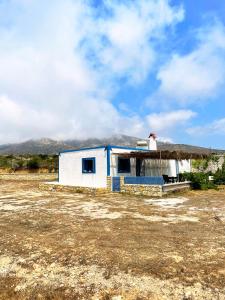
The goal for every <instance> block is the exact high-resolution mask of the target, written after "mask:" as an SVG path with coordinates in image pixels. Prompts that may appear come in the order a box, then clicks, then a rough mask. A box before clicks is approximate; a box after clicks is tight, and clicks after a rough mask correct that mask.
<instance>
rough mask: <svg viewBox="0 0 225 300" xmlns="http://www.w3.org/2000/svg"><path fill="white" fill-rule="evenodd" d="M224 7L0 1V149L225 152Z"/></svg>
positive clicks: (122, 0) (147, 1)
mask: <svg viewBox="0 0 225 300" xmlns="http://www.w3.org/2000/svg"><path fill="white" fill-rule="evenodd" d="M224 99H225V1H221V0H213V1H212V0H198V1H196V0H185V1H180V0H171V1H169V0H111V1H110V0H48V1H45V0H0V125H1V126H0V143H1V144H3V143H13V142H21V141H25V140H28V139H39V138H42V137H48V138H52V139H57V140H63V139H76V138H79V139H82V138H90V137H99V138H101V137H106V136H111V135H114V134H127V135H130V136H136V137H140V138H145V137H148V135H149V133H150V132H155V133H156V134H157V136H158V139H159V140H162V141H169V142H174V143H186V144H193V145H199V146H207V147H212V148H221V149H225V100H224Z"/></svg>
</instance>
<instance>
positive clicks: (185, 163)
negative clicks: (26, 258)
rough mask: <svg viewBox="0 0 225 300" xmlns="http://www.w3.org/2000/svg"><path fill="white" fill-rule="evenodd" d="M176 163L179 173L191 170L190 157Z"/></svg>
mask: <svg viewBox="0 0 225 300" xmlns="http://www.w3.org/2000/svg"><path fill="white" fill-rule="evenodd" d="M178 164H179V173H184V172H188V173H189V172H191V160H190V159H186V160H181V161H179V162H178Z"/></svg>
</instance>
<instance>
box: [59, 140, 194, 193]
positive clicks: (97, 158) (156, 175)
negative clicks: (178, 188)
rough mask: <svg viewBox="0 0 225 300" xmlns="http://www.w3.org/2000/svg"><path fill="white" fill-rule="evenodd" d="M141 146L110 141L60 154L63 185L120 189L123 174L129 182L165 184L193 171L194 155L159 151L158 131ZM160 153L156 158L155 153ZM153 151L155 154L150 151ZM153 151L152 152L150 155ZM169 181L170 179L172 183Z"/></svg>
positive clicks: (60, 179) (60, 173) (60, 176)
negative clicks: (176, 156)
mask: <svg viewBox="0 0 225 300" xmlns="http://www.w3.org/2000/svg"><path fill="white" fill-rule="evenodd" d="M138 145H139V146H137V147H123V146H114V145H106V146H99V147H93V148H83V149H78V150H67V151H63V152H61V153H60V154H59V178H58V183H59V184H60V185H66V186H74V187H84V188H85V187H86V188H107V186H109V178H110V179H111V181H110V189H111V190H112V191H120V183H118V182H120V178H123V182H125V183H127V184H134V185H136V187H137V185H164V184H165V183H166V181H168V182H171V183H175V182H176V183H177V181H178V174H179V173H182V172H190V170H191V162H190V159H185V160H177V159H165V158H163V156H162V153H161V151H157V144H156V139H155V135H154V134H151V135H150V136H149V139H148V142H146V141H145V142H140V143H139V144H138ZM154 153H155V154H157V155H156V158H154V157H153V158H152V157H151V155H152V154H154ZM150 154H151V155H150ZM149 155H150V156H149ZM168 182H167V183H168Z"/></svg>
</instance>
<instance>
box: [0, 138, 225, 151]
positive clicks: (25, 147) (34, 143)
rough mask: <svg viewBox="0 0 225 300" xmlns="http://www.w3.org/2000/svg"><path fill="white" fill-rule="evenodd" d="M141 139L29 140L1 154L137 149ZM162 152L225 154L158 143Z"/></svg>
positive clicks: (3, 148)
mask: <svg viewBox="0 0 225 300" xmlns="http://www.w3.org/2000/svg"><path fill="white" fill-rule="evenodd" d="M138 140H140V138H136V137H132V136H127V135H114V136H111V137H109V138H102V139H100V138H90V139H85V140H79V139H73V140H65V141H55V140H52V139H48V138H42V139H39V140H28V141H26V142H23V143H16V144H5V145H0V154H2V155H5V154H7V155H8V154H57V153H59V152H60V151H63V150H70V149H79V148H85V147H96V146H99V145H108V144H111V145H118V146H131V147H135V146H136V143H137V141H138ZM158 148H159V149H160V150H169V151H184V152H192V153H194V152H195V153H196V152H197V153H218V154H219V153H221V154H222V153H225V150H217V149H209V148H204V147H197V146H191V145H185V144H169V143H163V142H158Z"/></svg>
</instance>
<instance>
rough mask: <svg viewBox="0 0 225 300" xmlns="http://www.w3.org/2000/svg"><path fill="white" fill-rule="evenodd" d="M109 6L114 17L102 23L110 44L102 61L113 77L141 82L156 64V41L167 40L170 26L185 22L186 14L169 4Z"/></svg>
mask: <svg viewBox="0 0 225 300" xmlns="http://www.w3.org/2000/svg"><path fill="white" fill-rule="evenodd" d="M106 3H107V5H106V6H107V8H108V9H109V10H110V11H111V14H112V17H111V18H108V19H103V20H100V22H99V27H98V30H99V31H100V32H101V33H102V38H104V40H105V43H106V44H104V45H100V46H99V49H98V50H99V51H98V52H97V53H98V57H99V61H100V62H102V63H103V64H104V65H106V66H107V67H109V69H110V70H111V71H112V72H113V73H115V74H117V75H120V76H122V77H123V76H124V75H127V76H128V77H129V79H130V80H131V81H132V82H140V81H142V80H144V79H145V78H146V76H147V74H148V72H149V70H150V69H151V68H152V66H153V65H154V63H155V59H156V50H155V42H154V40H156V39H157V41H159V40H161V39H163V37H164V31H165V29H166V27H167V26H171V25H175V24H176V23H177V22H180V21H182V20H183V18H184V11H183V9H182V8H177V9H175V8H172V7H171V6H170V5H169V1H167V0H158V1H148V0H143V1H133V2H132V1H131V2H128V1H127V2H126V1H124V3H122V2H119V1H107V2H106ZM128 3H129V4H128Z"/></svg>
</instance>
